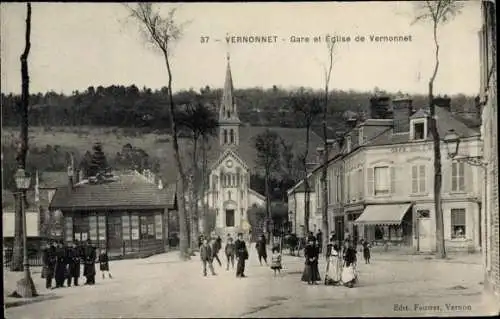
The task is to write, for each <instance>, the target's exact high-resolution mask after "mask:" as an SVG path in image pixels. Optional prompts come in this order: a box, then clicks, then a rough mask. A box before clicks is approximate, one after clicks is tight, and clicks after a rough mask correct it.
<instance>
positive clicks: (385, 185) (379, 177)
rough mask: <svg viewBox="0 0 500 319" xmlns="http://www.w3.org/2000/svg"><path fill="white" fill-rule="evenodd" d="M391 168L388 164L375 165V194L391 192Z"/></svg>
mask: <svg viewBox="0 0 500 319" xmlns="http://www.w3.org/2000/svg"><path fill="white" fill-rule="evenodd" d="M390 173H391V170H389V167H388V166H383V167H375V169H374V175H375V176H374V177H375V195H383V194H389V193H390V191H391V184H392V183H391V176H390V175H391V174H390Z"/></svg>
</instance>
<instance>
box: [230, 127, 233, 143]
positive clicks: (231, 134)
mask: <svg viewBox="0 0 500 319" xmlns="http://www.w3.org/2000/svg"><path fill="white" fill-rule="evenodd" d="M229 136H230V139H231V144H234V131H233V129H231V131H230V134H229Z"/></svg>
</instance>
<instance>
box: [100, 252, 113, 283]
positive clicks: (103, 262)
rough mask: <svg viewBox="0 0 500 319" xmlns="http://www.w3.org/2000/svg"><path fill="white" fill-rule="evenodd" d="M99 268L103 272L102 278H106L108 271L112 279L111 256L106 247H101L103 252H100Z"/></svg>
mask: <svg viewBox="0 0 500 319" xmlns="http://www.w3.org/2000/svg"><path fill="white" fill-rule="evenodd" d="M99 269H100V270H101V273H102V279H104V278H106V276H105V275H106V273H108V278H109V279H112V278H113V276H111V273H110V272H109V257H108V253H107V252H106V249H101V253H100V254H99Z"/></svg>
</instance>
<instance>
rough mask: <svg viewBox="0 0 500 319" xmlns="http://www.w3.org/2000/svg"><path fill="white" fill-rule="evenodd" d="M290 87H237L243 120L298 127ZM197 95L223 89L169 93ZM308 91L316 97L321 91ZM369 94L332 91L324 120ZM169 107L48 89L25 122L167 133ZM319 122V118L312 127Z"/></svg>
mask: <svg viewBox="0 0 500 319" xmlns="http://www.w3.org/2000/svg"><path fill="white" fill-rule="evenodd" d="M292 91H293V90H288V89H283V88H279V87H277V86H273V87H272V88H270V89H263V88H247V89H236V90H235V98H236V103H237V106H238V113H239V116H240V119H241V121H242V122H244V123H247V124H249V125H252V126H279V127H297V115H296V114H295V113H294V112H293V110H292V107H291V106H290V101H289V96H290V93H291V92H292ZM197 93H201V94H202V95H203V96H204V98H205V99H206V101H207V102H208V103H210V104H211V106H212V108H213V109H215V110H217V109H218V106H219V101H220V98H221V96H222V89H212V88H210V87H209V86H206V87H205V88H201V89H200V91H199V92H196V91H194V90H190V91H180V92H177V93H175V94H174V99H175V101H176V102H178V103H177V104H182V101H183V100H185V99H186V96H193V95H196V94H197ZM313 94H316V95H318V97H319V96H321V92H320V91H313ZM372 95H373V93H372V92H356V91H332V92H331V93H330V98H329V105H328V110H329V114H328V123H329V125H330V126H332V127H336V128H342V127H343V125H344V123H343V121H342V118H341V114H342V113H343V112H345V111H347V110H350V111H354V112H361V111H365V112H368V106H369V98H370V97H371V96H372ZM19 98H20V97H19V96H17V95H13V94H7V95H6V94H4V93H2V94H1V103H2V120H3V125H4V126H18V125H19V117H18V115H17V114H19V112H18V111H17V108H18V100H19ZM413 98H414V105H425V103H426V96H425V95H415V96H413ZM451 99H452V107H453V109H454V111H455V112H457V113H467V112H470V110H472V109H473V105H474V98H472V97H468V96H465V95H462V94H460V95H454V96H451ZM169 117H170V115H169V110H168V100H167V88H166V87H163V88H161V89H160V90H154V91H153V90H152V89H149V88H146V87H143V88H142V89H139V88H137V87H136V86H135V85H131V86H128V87H126V86H123V85H111V86H108V87H103V86H98V87H97V88H94V87H93V86H90V87H89V88H87V90H85V91H83V92H80V91H74V92H73V93H72V94H71V95H64V94H58V93H55V92H53V91H52V92H47V93H45V94H42V93H38V94H32V95H31V96H30V111H29V123H30V125H31V126H46V127H47V126H82V125H90V126H113V127H124V128H138V129H139V128H141V129H146V130H162V131H163V130H165V131H167V132H169V130H170V121H169ZM319 125H320V122H319V120H317V121H316V123H313V128H315V127H318V126H319Z"/></svg>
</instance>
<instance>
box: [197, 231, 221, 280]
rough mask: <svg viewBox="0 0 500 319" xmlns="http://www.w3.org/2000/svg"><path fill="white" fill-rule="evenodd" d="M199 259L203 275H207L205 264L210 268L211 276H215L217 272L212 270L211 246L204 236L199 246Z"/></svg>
mask: <svg viewBox="0 0 500 319" xmlns="http://www.w3.org/2000/svg"><path fill="white" fill-rule="evenodd" d="M200 259H201V262H202V264H203V276H205V277H206V276H207V264H208V267H209V268H210V272H211V273H212V276H216V275H217V274H216V273H215V271H214V265H213V253H212V247H211V245H209V243H208V240H207V239H206V238H204V239H203V243H202V244H201V246H200Z"/></svg>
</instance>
